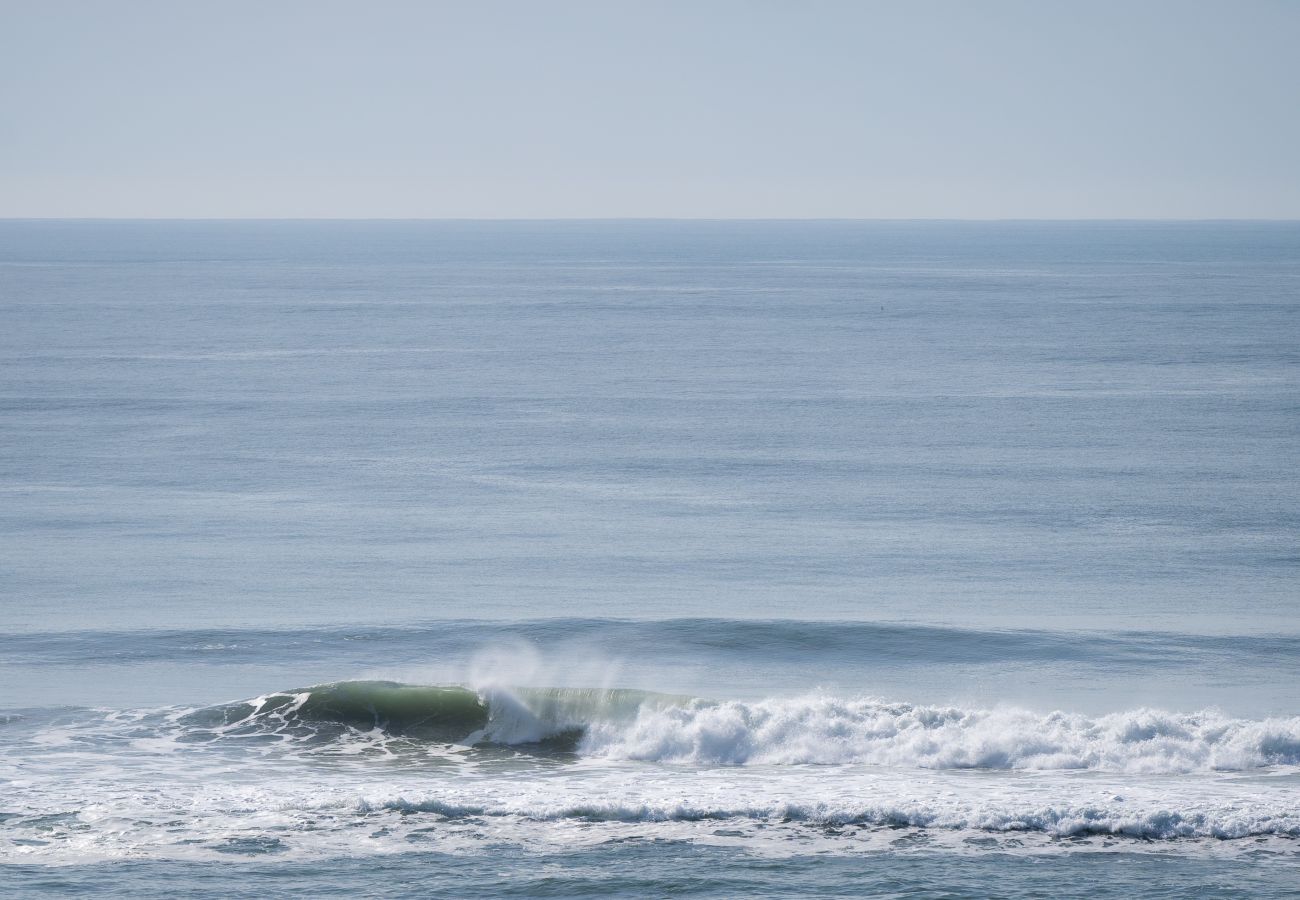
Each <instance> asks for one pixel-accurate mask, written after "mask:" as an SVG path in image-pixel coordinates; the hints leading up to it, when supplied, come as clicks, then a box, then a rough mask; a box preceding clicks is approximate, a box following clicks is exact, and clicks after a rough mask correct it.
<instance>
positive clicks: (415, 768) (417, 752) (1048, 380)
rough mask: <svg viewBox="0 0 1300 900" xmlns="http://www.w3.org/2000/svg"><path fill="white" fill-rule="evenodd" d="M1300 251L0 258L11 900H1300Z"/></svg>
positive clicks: (805, 242)
mask: <svg viewBox="0 0 1300 900" xmlns="http://www.w3.org/2000/svg"><path fill="white" fill-rule="evenodd" d="M1298 467H1300V223H1264V222H1256V223H1251V222H1204V223H1118V222H1116V223H1104V222H1097V223H1082V222H1080V223H1064V222H1061V223H1051V222H1004V223H958V222H948V223H945V222H929V223H923V222H915V223H909V222H829V221H828V222H702V221H701V222H685V221H683V222H669V221H663V222H652V221H610V222H574V221H556V222H450V221H448V222H333V221H330V222H326V221H322V222H287V221H286V222H251V221H247V222H216V221H214V222H184V221H171V222H169V221H151V222H143V221H130V222H127V221H123V222H112V221H13V220H11V221H2V222H0V894H2V895H3V896H5V897H26V896H36V897H39V896H45V895H62V894H77V895H89V896H106V897H116V896H121V897H131V898H152V897H159V898H162V897H175V896H181V895H184V896H191V897H257V898H261V897H266V896H281V895H312V896H318V897H323V896H340V897H342V896H349V897H353V896H448V897H477V896H502V895H507V896H566V897H567V896H580V895H588V896H614V895H625V896H636V897H642V896H668V895H677V894H691V895H698V896H719V897H751V896H764V895H768V896H788V895H814V896H898V895H908V896H918V897H986V896H998V897H1049V896H1050V897H1058V896H1085V895H1086V896H1090V897H1129V896H1134V895H1139V896H1164V897H1185V896H1204V897H1236V896H1241V895H1250V896H1258V897H1283V896H1296V895H1297V893H1300V477H1297V468H1298Z"/></svg>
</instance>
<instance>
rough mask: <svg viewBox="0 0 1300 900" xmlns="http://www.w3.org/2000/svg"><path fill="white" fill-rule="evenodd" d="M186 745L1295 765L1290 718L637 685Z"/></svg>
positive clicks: (314, 722)
mask: <svg viewBox="0 0 1300 900" xmlns="http://www.w3.org/2000/svg"><path fill="white" fill-rule="evenodd" d="M179 721H180V724H181V725H182V727H183V728H184V735H183V736H184V739H185V740H187V741H217V740H226V739H247V738H255V739H259V740H265V739H268V738H272V739H277V740H281V741H288V742H295V743H299V742H306V743H309V744H315V745H321V744H326V745H328V744H330V743H331V742H336V741H340V740H344V739H347V738H352V737H356V736H358V735H369V736H383V737H387V738H396V739H403V740H406V741H414V742H430V741H432V742H442V743H450V744H460V745H464V746H467V747H474V746H486V745H498V746H499V745H505V746H522V745H529V744H548V745H550V746H554V747H559V748H561V749H564V750H566V751H569V752H572V753H574V754H576V755H578V756H581V757H588V758H602V759H607V760H636V761H645V762H656V763H666V764H690V765H705V766H750V765H843V764H863V765H875V766H889V767H895V768H898V767H902V768H925V769H1003V770H1005V769H1011V770H1096V771H1107V772H1124V773H1133V774H1174V773H1187V772H1214V771H1239V770H1247V769H1257V768H1263V767H1272V766H1296V765H1300V717H1286V718H1270V719H1261V720H1251V719H1235V718H1230V717H1228V716H1225V715H1223V714H1221V713H1219V712H1216V711H1213V710H1205V711H1200V712H1194V713H1175V712H1167V711H1163V710H1156V709H1134V710H1128V711H1125V712H1117V713H1111V714H1108V715H1102V716H1085V715H1081V714H1077V713H1066V712H1050V713H1040V712H1031V711H1028V710H1024V709H1017V708H988V709H964V708H960V707H949V706H924V705H914V704H908V703H890V702H885V701H881V700H877V699H869V698H860V699H846V698H839V697H831V696H823V695H811V696H804V697H796V698H784V699H767V700H760V701H756V702H748V703H746V702H739V701H729V702H715V701H710V700H702V699H690V698H685V697H674V696H669V695H664V694H655V693H650V692H645V691H632V690H599V689H590V690H583V689H565V688H554V689H543V688H521V689H513V690H510V689H505V688H495V687H494V688H483V689H478V690H475V689H471V688H467V687H460V686H421V685H407V684H399V683H395V682H369V681H366V682H340V683H337V684H329V685H319V686H316V687H310V688H303V689H299V690H291V691H284V692H279V693H274V694H268V695H264V696H261V697H257V698H254V699H252V700H247V701H241V702H239V703H233V704H228V705H224V706H217V707H210V708H207V709H203V710H198V711H195V712H192V713H189V714H188V715H186V716H184V717H182V718H181V719H180V720H179Z"/></svg>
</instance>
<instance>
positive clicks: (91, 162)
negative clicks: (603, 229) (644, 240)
mask: <svg viewBox="0 0 1300 900" xmlns="http://www.w3.org/2000/svg"><path fill="white" fill-rule="evenodd" d="M1297 48H1300V0H1233V2H1197V0H1178V2H1164V0H1145V2H1143V0H1127V2H1109V0H1088V2H1081V0H1076V2H1051V0H1036V2H1029V0H1026V2H1006V0H981V2H956V0H953V2H933V0H907V2H901V0H900V2H870V0H860V2H818V0H789V2H774V0H691V2H674V0H653V2H652V0H640V2H621V0H602V2H568V0H548V2H521V3H514V2H499V0H463V2H454V3H453V2H414V0H412V2H398V0H367V2H361V0H356V2H349V3H341V2H331V0H310V2H301V0H257V2H244V0H223V2H211V0H205V2H197V0H193V2H191V0H166V2H148V0H118V2H113V3H108V2H94V0H85V2H67V0H0V217H110V218H130V217H161V218H171V217H180V218H210V217H211V218H241V217H256V218H299V217H302V218H317V217H325V218H603V217H668V218H677V217H681V218H976V219H984V218H992V219H999V218H1300V51H1298V50H1297Z"/></svg>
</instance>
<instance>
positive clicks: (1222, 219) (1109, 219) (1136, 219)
mask: <svg viewBox="0 0 1300 900" xmlns="http://www.w3.org/2000/svg"><path fill="white" fill-rule="evenodd" d="M0 222H501V223H505V222H879V223H889V222H894V223H926V222H929V223H971V224H977V223H988V224H997V223H1016V222H1026V223H1029V222H1040V223H1052V222H1058V223H1064V222H1092V223H1130V224H1141V223H1151V224H1180V223H1183V224H1198V223H1200V224H1206V223H1229V222H1239V223H1270V224H1296V223H1300V216H1296V217H1267V216H1264V217H1261V216H1198V217H1159V216H1076V217H1068V216H997V217H992V216H989V217H983V216H980V217H976V216H911V217H909V216H0Z"/></svg>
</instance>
